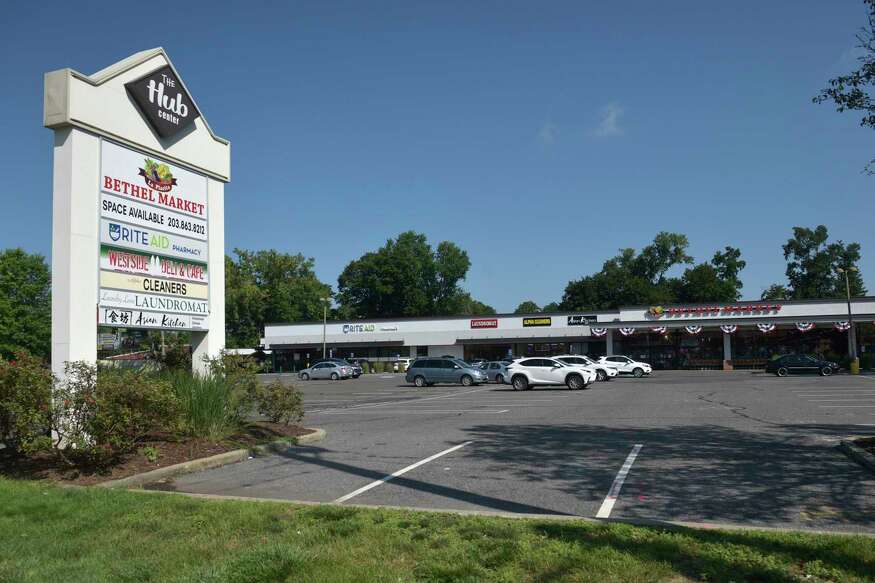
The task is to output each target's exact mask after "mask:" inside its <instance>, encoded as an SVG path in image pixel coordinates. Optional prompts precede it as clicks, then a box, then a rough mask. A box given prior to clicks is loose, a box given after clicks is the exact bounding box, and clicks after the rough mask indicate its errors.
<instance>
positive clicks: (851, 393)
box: [796, 391, 875, 397]
mask: <svg viewBox="0 0 875 583" xmlns="http://www.w3.org/2000/svg"><path fill="white" fill-rule="evenodd" d="M836 395H837V396H842V395H849V396H863V395H875V391H832V392H829V393H818V394H810V395H796V396H797V397H833V396H836Z"/></svg>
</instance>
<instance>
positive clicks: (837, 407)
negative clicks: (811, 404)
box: [818, 405, 875, 409]
mask: <svg viewBox="0 0 875 583" xmlns="http://www.w3.org/2000/svg"><path fill="white" fill-rule="evenodd" d="M818 407H820V408H821V409H839V408H841V409H848V408H851V407H853V408H855V409H871V408H873V407H875V405H818Z"/></svg>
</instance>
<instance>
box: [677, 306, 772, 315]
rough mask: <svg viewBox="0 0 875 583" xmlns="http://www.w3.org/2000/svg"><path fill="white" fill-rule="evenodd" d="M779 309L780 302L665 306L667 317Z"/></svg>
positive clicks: (756, 312) (760, 311)
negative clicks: (681, 306)
mask: <svg viewBox="0 0 875 583" xmlns="http://www.w3.org/2000/svg"><path fill="white" fill-rule="evenodd" d="M780 311H781V304H732V305H728V306H695V307H691V308H666V309H665V315H666V316H668V317H673V316H674V317H678V316H700V317H704V316H719V315H723V316H744V315H749V314H758V315H761V314H766V313H775V312H780Z"/></svg>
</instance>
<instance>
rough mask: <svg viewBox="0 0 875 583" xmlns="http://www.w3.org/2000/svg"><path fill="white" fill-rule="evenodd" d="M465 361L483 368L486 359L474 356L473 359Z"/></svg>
mask: <svg viewBox="0 0 875 583" xmlns="http://www.w3.org/2000/svg"><path fill="white" fill-rule="evenodd" d="M466 362H468V364H471V365H473V366H476V367H479V368H483V365H484V364H486V363H487V362H488V361H487V360H486V359H485V358H474V359H471V360H468V361H466Z"/></svg>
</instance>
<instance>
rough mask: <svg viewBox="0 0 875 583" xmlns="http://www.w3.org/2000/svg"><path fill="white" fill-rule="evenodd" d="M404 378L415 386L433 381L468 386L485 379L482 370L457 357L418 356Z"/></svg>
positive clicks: (482, 381)
mask: <svg viewBox="0 0 875 583" xmlns="http://www.w3.org/2000/svg"><path fill="white" fill-rule="evenodd" d="M404 378H405V379H406V380H407V382H408V383H413V384H414V385H416V386H417V387H430V386H432V385H433V384H435V383H453V384H460V383H461V384H463V385H465V386H466V387H468V386H471V385H476V384H479V383H485V382H486V380H487V378H486V373H485V372H484V371H482V370H480V369H479V368H477V367H475V366H472V365H470V364H468V363H467V362H465V361H464V360H459V359H458V358H419V359H417V360H415V361H414V362H413V363H412V364H411V365H410V367H409V368H408V369H407V375H406V376H405V377H404Z"/></svg>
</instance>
